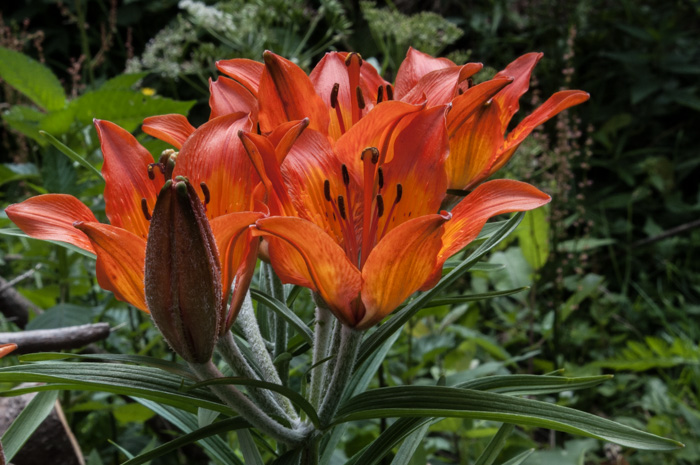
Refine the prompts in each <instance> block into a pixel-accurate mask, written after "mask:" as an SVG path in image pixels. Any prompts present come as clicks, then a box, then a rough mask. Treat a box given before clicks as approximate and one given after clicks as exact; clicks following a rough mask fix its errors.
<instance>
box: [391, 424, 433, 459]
mask: <svg viewBox="0 0 700 465" xmlns="http://www.w3.org/2000/svg"><path fill="white" fill-rule="evenodd" d="M428 428H430V425H423V426H421V427H420V428H418V429H417V430H415V431H414V432H412V433H411V434H409V435H408V437H407V438H406V439H404V441H403V444H401V447H399V450H398V451H396V455H395V456H394V460H392V461H391V465H408V464H409V463H410V462H411V459H412V458H413V454H415V453H416V449H418V446H420V445H421V444H422V443H423V438H424V437H425V435H426V434H427V433H428Z"/></svg>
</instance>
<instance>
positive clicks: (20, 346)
mask: <svg viewBox="0 0 700 465" xmlns="http://www.w3.org/2000/svg"><path fill="white" fill-rule="evenodd" d="M108 336H109V324H107V323H95V324H89V325H80V326H69V327H67V328H56V329H37V330H33V331H19V332H14V333H0V344H7V343H13V344H17V351H16V353H18V354H29V353H33V352H47V351H57V350H64V349H78V348H80V347H83V346H86V345H88V344H90V343H92V342H96V341H101V340H103V339H107V337H108Z"/></svg>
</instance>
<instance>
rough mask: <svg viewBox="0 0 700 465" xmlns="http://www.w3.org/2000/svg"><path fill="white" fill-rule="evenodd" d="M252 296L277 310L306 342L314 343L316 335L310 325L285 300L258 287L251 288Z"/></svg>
mask: <svg viewBox="0 0 700 465" xmlns="http://www.w3.org/2000/svg"><path fill="white" fill-rule="evenodd" d="M250 297H251V298H252V299H253V300H256V301H258V302H260V303H262V304H265V306H266V307H267V308H269V309H271V310H273V311H275V312H276V313H277V314H278V315H279V316H281V317H282V318H283V319H284V320H285V321H286V322H287V323H289V324H290V325H291V326H292V327H293V328H294V329H295V330H296V332H297V333H299V334H300V335H301V336H302V337H303V338H304V341H306V343H308V344H309V345H313V343H314V342H313V341H314V335H313V333H312V332H311V330H310V329H309V327H308V326H307V325H306V323H304V322H303V321H302V319H301V318H299V317H298V316H296V314H295V313H294V312H293V311H292V310H290V309H289V307H287V306H286V305H285V304H284V302H282V301H280V300H277V299H275V298H274V297H271V296H269V295H267V294H265V293H263V292H260V291H258V290H257V289H251V290H250Z"/></svg>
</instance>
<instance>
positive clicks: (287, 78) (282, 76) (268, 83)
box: [258, 51, 328, 133]
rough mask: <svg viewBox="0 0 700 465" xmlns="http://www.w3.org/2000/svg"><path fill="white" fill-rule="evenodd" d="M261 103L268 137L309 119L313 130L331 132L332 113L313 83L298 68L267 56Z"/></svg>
mask: <svg viewBox="0 0 700 465" xmlns="http://www.w3.org/2000/svg"><path fill="white" fill-rule="evenodd" d="M263 56H264V58H265V70H264V71H263V74H262V77H261V79H260V91H259V94H258V101H259V104H260V128H261V130H262V131H263V132H265V133H267V132H270V131H272V130H273V129H274V128H276V127H277V126H279V125H280V124H282V123H285V122H287V121H291V120H301V119H304V118H309V127H310V128H312V129H316V130H318V131H321V132H323V133H326V132H327V131H328V110H327V108H326V106H325V105H324V103H323V100H321V97H319V96H318V95H316V91H315V90H314V87H313V84H311V80H310V79H309V77H308V76H307V75H306V73H305V72H304V71H303V70H302V69H301V68H299V67H298V66H297V65H295V64H294V63H292V62H291V61H289V60H286V59H284V58H282V57H280V56H279V55H275V54H274V53H272V52H269V51H268V52H265V53H264V55H263Z"/></svg>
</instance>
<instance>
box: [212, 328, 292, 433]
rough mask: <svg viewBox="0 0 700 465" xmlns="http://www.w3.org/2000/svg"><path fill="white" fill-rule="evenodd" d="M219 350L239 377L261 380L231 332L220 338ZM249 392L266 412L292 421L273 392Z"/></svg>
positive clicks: (255, 389)
mask: <svg viewBox="0 0 700 465" xmlns="http://www.w3.org/2000/svg"><path fill="white" fill-rule="evenodd" d="M217 348H218V350H219V353H220V354H221V356H222V357H223V358H224V360H225V361H226V363H227V364H228V365H229V366H230V367H231V368H232V369H233V371H234V372H235V373H236V374H237V375H239V376H244V377H246V378H250V379H260V378H259V376H258V375H257V374H256V373H255V370H253V367H251V366H250V364H249V363H248V361H247V360H246V359H245V357H244V356H243V354H242V353H241V350H240V349H239V348H238V344H236V341H235V339H234V338H233V334H232V333H231V332H230V331H227V332H226V334H224V335H223V336H222V337H221V338H219V342H218V343H217ZM249 392H250V395H251V397H253V399H254V400H255V402H256V403H257V404H258V405H260V406H261V407H262V408H263V409H265V411H267V412H269V413H272V414H273V415H278V416H280V417H282V418H287V419H289V420H291V418H289V415H288V414H287V412H286V411H284V409H282V407H280V404H279V403H278V402H277V399H276V397H275V396H274V394H273V393H272V392H271V391H268V390H267V389H257V388H250V389H249Z"/></svg>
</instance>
